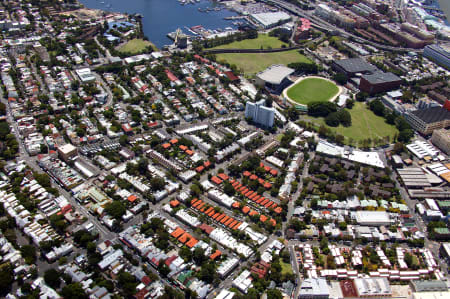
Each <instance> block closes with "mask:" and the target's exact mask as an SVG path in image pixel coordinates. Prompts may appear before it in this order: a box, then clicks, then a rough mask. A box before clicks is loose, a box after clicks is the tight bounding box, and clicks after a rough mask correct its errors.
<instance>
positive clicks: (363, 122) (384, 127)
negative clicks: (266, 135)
mask: <svg viewBox="0 0 450 299" xmlns="http://www.w3.org/2000/svg"><path fill="white" fill-rule="evenodd" d="M349 112H350V114H351V116H352V125H351V126H350V127H343V126H339V127H329V126H327V125H326V124H325V120H324V118H323V117H311V116H308V115H305V116H301V118H302V119H304V120H306V121H310V122H313V123H315V124H316V125H317V126H320V125H325V126H326V127H328V128H330V129H331V130H333V131H334V132H336V133H337V134H341V135H343V136H344V137H345V142H346V143H347V144H349V141H350V138H351V139H353V140H354V141H356V142H359V141H361V140H363V139H367V138H370V139H372V140H374V138H384V137H386V136H389V137H390V140H391V141H392V140H393V139H394V135H395V134H397V133H398V130H397V128H396V127H395V126H393V125H390V124H388V123H386V121H385V119H384V118H383V117H380V116H377V115H375V114H374V113H373V112H372V111H370V110H369V108H367V107H366V104H365V103H361V102H355V105H354V106H353V108H352V109H350V110H349ZM353 145H357V144H355V143H354V142H353Z"/></svg>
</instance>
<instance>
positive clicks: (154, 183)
mask: <svg viewBox="0 0 450 299" xmlns="http://www.w3.org/2000/svg"><path fill="white" fill-rule="evenodd" d="M150 185H151V187H152V190H154V191H156V190H162V189H163V188H164V186H165V185H166V182H165V181H164V179H163V178H160V177H153V178H151V179H150Z"/></svg>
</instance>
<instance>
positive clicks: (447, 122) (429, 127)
mask: <svg viewBox="0 0 450 299" xmlns="http://www.w3.org/2000/svg"><path fill="white" fill-rule="evenodd" d="M405 118H406V121H408V123H409V124H410V125H411V127H412V128H413V129H414V130H416V131H418V132H419V133H420V134H423V135H430V134H432V133H433V131H434V130H438V129H443V128H448V127H449V126H450V111H448V110H447V109H445V108H442V107H430V108H427V109H420V110H415V111H412V112H410V113H407V114H405Z"/></svg>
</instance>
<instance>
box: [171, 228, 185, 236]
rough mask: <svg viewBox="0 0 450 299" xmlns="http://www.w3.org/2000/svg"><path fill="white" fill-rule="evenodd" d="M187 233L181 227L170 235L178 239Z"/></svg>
mask: <svg viewBox="0 0 450 299" xmlns="http://www.w3.org/2000/svg"><path fill="white" fill-rule="evenodd" d="M184 233H185V231H184V229H182V228H181V227H177V228H176V229H175V230H174V231H173V232H172V233H171V234H170V235H171V236H172V237H174V238H178V237H179V236H181V235H182V234H184Z"/></svg>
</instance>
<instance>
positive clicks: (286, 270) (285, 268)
mask: <svg viewBox="0 0 450 299" xmlns="http://www.w3.org/2000/svg"><path fill="white" fill-rule="evenodd" d="M280 265H281V274H292V273H293V271H292V266H291V264H289V263H285V262H283V261H282V260H281V259H280Z"/></svg>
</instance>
